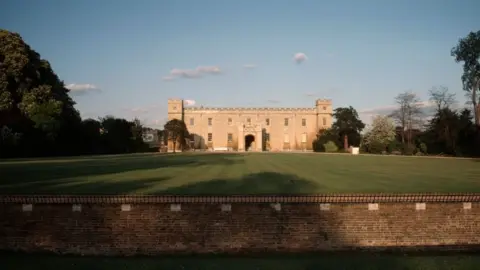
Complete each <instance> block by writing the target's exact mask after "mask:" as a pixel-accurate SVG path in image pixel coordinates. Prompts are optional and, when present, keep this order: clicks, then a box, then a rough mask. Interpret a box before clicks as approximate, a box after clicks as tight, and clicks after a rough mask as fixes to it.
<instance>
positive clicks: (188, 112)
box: [168, 99, 332, 151]
mask: <svg viewBox="0 0 480 270" xmlns="http://www.w3.org/2000/svg"><path fill="white" fill-rule="evenodd" d="M172 119H180V120H183V121H184V122H185V124H186V125H187V128H188V131H189V132H190V133H191V134H193V137H194V141H193V142H192V145H193V147H194V148H196V149H213V150H233V151H289V150H311V149H312V141H313V140H314V139H315V137H316V134H317V133H318V130H320V129H326V128H330V127H331V125H332V102H331V100H326V99H318V100H316V102H315V107H312V108H211V107H185V106H184V103H183V100H181V99H169V100H168V120H172ZM170 148H171V146H170Z"/></svg>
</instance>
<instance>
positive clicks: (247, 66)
mask: <svg viewBox="0 0 480 270" xmlns="http://www.w3.org/2000/svg"><path fill="white" fill-rule="evenodd" d="M256 67H257V65H255V64H245V65H243V68H246V69H253V68H256Z"/></svg>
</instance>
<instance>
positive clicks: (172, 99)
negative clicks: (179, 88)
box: [168, 98, 183, 103]
mask: <svg viewBox="0 0 480 270" xmlns="http://www.w3.org/2000/svg"><path fill="white" fill-rule="evenodd" d="M168 102H169V103H170V102H172V103H173V102H183V99H181V98H169V99H168Z"/></svg>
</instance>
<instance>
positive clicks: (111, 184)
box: [0, 153, 480, 194]
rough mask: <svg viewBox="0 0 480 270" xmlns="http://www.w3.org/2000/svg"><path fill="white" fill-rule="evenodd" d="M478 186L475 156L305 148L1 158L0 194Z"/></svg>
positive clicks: (281, 191) (478, 165)
mask: <svg viewBox="0 0 480 270" xmlns="http://www.w3.org/2000/svg"><path fill="white" fill-rule="evenodd" d="M331 192H332V193H368V192H396V193H406V192H480V160H472V159H450V158H449V159H440V158H423V157H394V156H352V155H347V154H338V155H328V154H311V153H305V154H302V153H298V154H296V153H266V154H265V153H247V154H208V153H199V154H175V155H173V154H169V155H165V154H157V153H153V154H133V155H117V156H115V155H112V156H89V157H74V158H58V159H31V160H4V161H0V193H1V194H165V193H167V194H266V193H268V194H291V193H295V194H313V193H331Z"/></svg>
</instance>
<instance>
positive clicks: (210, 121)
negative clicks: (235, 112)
mask: <svg viewBox="0 0 480 270" xmlns="http://www.w3.org/2000/svg"><path fill="white" fill-rule="evenodd" d="M208 125H209V126H211V125H212V118H208Z"/></svg>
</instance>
